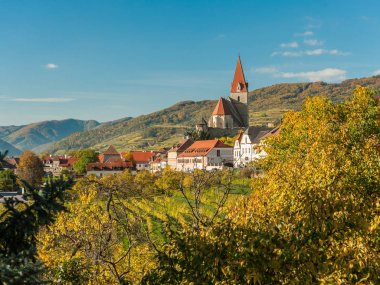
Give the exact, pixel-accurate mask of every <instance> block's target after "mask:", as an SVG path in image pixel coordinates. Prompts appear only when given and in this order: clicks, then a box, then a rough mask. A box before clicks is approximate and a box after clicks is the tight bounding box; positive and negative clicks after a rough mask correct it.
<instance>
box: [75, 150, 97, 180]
mask: <svg viewBox="0 0 380 285" xmlns="http://www.w3.org/2000/svg"><path fill="white" fill-rule="evenodd" d="M72 155H73V156H74V157H75V158H78V160H77V161H76V162H74V170H75V172H77V173H78V174H84V173H86V168H87V165H88V164H89V163H93V162H97V161H98V159H99V158H98V155H99V154H98V152H96V151H95V150H93V149H90V148H86V149H81V150H77V151H73V152H72Z"/></svg>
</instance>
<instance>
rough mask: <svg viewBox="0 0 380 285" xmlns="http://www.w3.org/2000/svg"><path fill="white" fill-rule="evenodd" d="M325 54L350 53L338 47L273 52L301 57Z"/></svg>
mask: <svg viewBox="0 0 380 285" xmlns="http://www.w3.org/2000/svg"><path fill="white" fill-rule="evenodd" d="M323 54H329V55H340V56H344V55H350V54H351V53H349V52H343V51H340V50H337V49H331V50H328V49H321V48H320V49H313V50H304V51H294V52H293V51H280V52H279V51H275V52H273V53H272V56H277V55H280V56H287V57H299V56H304V55H311V56H317V55H323Z"/></svg>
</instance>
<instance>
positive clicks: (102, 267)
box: [38, 172, 154, 284]
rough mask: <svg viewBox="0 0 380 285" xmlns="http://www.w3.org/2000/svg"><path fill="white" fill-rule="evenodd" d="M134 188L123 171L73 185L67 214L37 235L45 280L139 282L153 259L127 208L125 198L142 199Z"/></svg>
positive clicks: (139, 224) (138, 221)
mask: <svg viewBox="0 0 380 285" xmlns="http://www.w3.org/2000/svg"><path fill="white" fill-rule="evenodd" d="M135 186H136V185H135V184H134V177H132V175H130V174H129V173H128V172H124V173H121V174H118V175H115V176H108V177H104V178H101V179H98V178H95V177H89V178H83V179H81V180H79V181H78V182H77V183H76V185H75V186H74V189H73V192H72V193H71V194H72V196H71V198H70V202H69V203H68V204H67V211H66V212H62V213H60V214H59V215H58V217H57V220H56V222H55V224H54V226H53V227H49V228H48V227H47V228H45V229H44V230H43V231H41V232H40V235H39V246H38V251H39V257H40V259H41V260H42V261H43V262H44V263H45V265H46V266H47V271H46V274H47V275H46V277H47V278H50V279H52V280H53V281H55V282H57V283H63V284H67V283H71V284H94V283H95V284H129V282H131V280H139V279H141V276H142V275H143V272H144V270H145V268H146V267H152V265H150V264H151V263H152V262H153V261H154V256H153V251H152V249H151V248H150V247H151V246H150V245H149V243H148V236H147V233H146V230H145V228H144V227H143V225H142V221H141V218H140V217H139V215H138V214H137V213H135V212H134V211H132V210H131V209H129V207H128V202H129V199H134V198H138V199H144V195H143V193H141V191H140V190H139V189H137V188H136V187H135ZM52 244H54V247H52V246H51V245H52Z"/></svg>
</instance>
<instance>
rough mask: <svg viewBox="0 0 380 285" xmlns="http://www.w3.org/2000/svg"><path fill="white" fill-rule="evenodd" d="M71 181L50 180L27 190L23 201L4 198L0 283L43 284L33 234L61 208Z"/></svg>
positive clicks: (0, 244)
mask: <svg viewBox="0 0 380 285" xmlns="http://www.w3.org/2000/svg"><path fill="white" fill-rule="evenodd" d="M69 186H70V182H63V181H59V182H57V183H53V182H52V181H49V182H48V183H47V184H46V185H45V186H44V187H43V188H41V189H36V188H31V187H30V186H29V184H27V183H25V185H24V187H25V188H26V189H27V191H26V194H25V195H24V199H25V201H22V200H17V199H13V198H10V199H7V200H5V204H4V211H3V212H2V213H1V214H0V232H1V235H0V283H1V284H15V285H16V284H42V283H46V282H44V280H43V279H42V275H41V274H42V271H43V266H42V263H41V262H40V261H38V259H37V251H36V234H37V232H38V230H39V228H40V227H41V226H43V225H47V224H50V223H51V222H52V221H53V220H54V218H55V214H56V213H57V212H58V211H62V210H63V209H64V207H63V194H64V191H65V190H66V189H67V188H68V187H69Z"/></svg>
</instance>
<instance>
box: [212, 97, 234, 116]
mask: <svg viewBox="0 0 380 285" xmlns="http://www.w3.org/2000/svg"><path fill="white" fill-rule="evenodd" d="M212 114H213V115H231V111H230V109H229V107H228V102H227V100H226V99H224V98H220V99H219V101H218V104H216V106H215V109H214V111H213V112H212Z"/></svg>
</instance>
